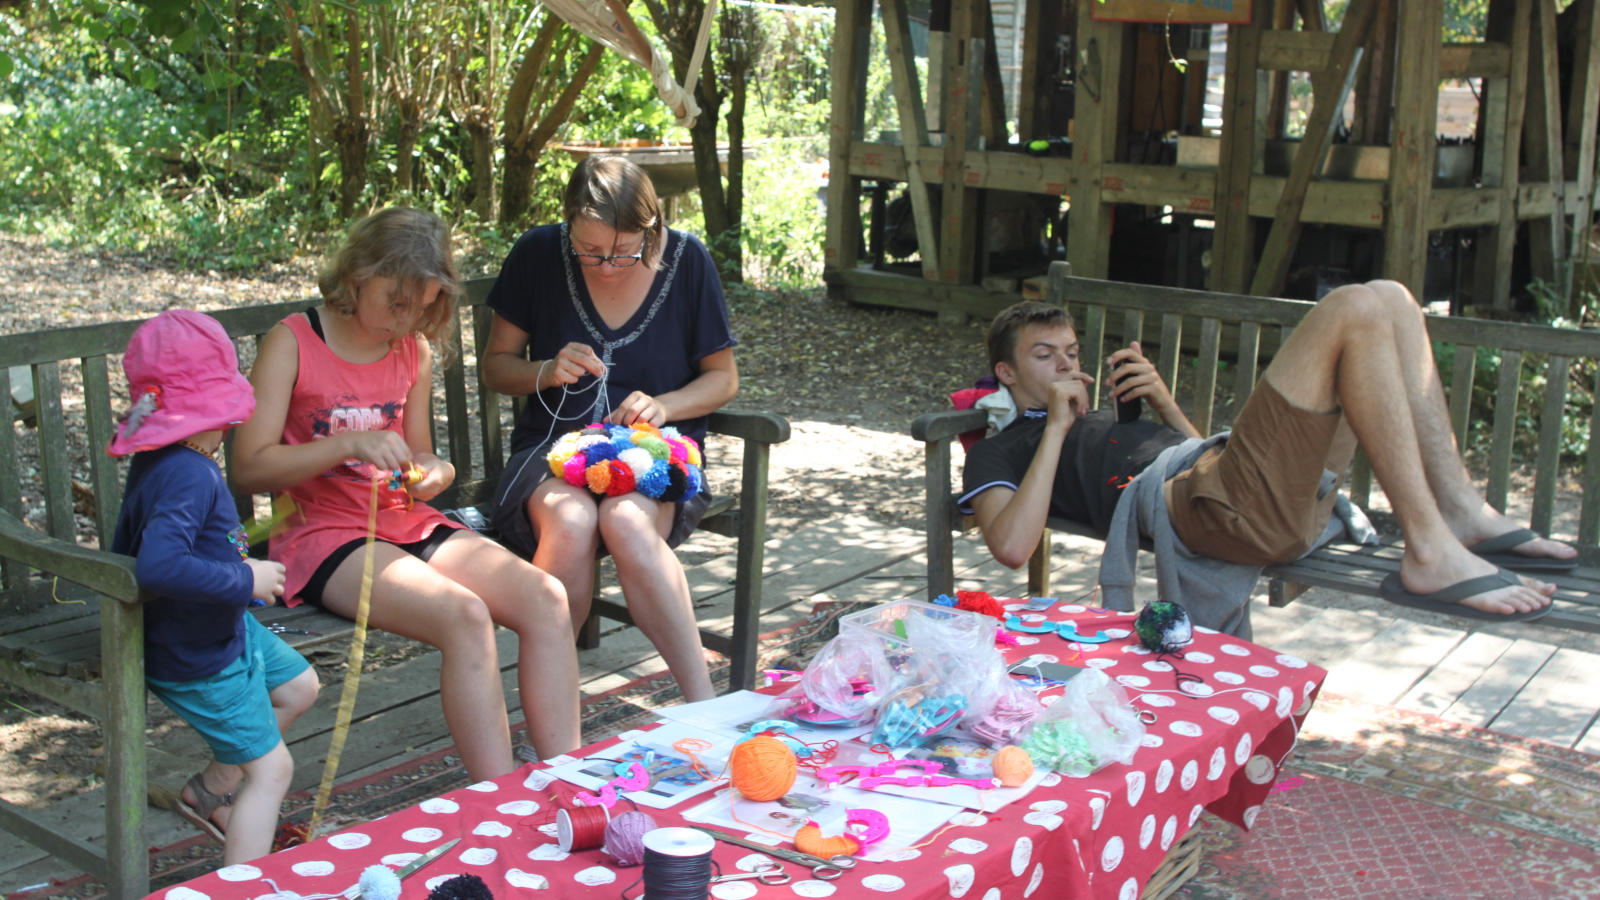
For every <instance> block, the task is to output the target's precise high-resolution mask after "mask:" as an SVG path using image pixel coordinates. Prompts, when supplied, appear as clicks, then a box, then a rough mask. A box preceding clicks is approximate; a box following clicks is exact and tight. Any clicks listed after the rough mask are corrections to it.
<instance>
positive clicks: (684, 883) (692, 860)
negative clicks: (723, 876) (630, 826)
mask: <svg viewBox="0 0 1600 900" xmlns="http://www.w3.org/2000/svg"><path fill="white" fill-rule="evenodd" d="M715 846H716V841H714V840H712V838H711V836H710V835H708V834H706V833H705V832H704V831H701V830H699V829H697V828H657V829H655V830H654V831H651V832H650V833H648V834H646V835H645V836H644V875H643V876H642V877H643V879H644V896H645V897H648V898H650V900H706V898H707V897H709V896H710V894H711V851H712V849H713V848H714V847H715Z"/></svg>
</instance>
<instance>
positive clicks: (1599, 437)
mask: <svg viewBox="0 0 1600 900" xmlns="http://www.w3.org/2000/svg"><path fill="white" fill-rule="evenodd" d="M1048 296H1049V299H1050V301H1051V302H1053V303H1056V304H1058V305H1061V304H1063V303H1064V304H1065V305H1066V306H1067V307H1068V308H1069V309H1070V310H1071V311H1072V313H1073V315H1074V317H1076V318H1077V321H1078V330H1079V343H1080V345H1081V354H1082V365H1083V368H1084V370H1085V371H1088V372H1091V373H1099V372H1101V371H1102V369H1103V362H1102V354H1103V352H1104V347H1105V346H1106V340H1107V338H1108V337H1111V338H1115V343H1117V344H1118V345H1122V344H1126V343H1127V342H1128V341H1130V340H1133V339H1134V338H1140V339H1141V340H1145V336H1146V334H1147V328H1148V327H1149V326H1150V325H1151V324H1153V323H1151V322H1147V318H1148V319H1158V321H1159V327H1160V331H1159V342H1160V350H1159V355H1158V357H1157V362H1156V366H1157V369H1158V371H1159V372H1160V374H1161V377H1162V378H1163V379H1165V380H1166V382H1167V384H1169V385H1178V384H1179V380H1178V378H1177V376H1178V371H1179V360H1180V357H1181V356H1183V355H1184V354H1185V350H1184V334H1185V332H1186V331H1187V330H1190V329H1198V334H1199V339H1198V342H1197V343H1196V349H1195V351H1194V356H1193V357H1192V359H1193V360H1194V364H1195V378H1194V382H1193V388H1192V389H1191V390H1190V391H1187V392H1183V393H1180V395H1179V396H1178V402H1179V403H1180V404H1182V405H1183V406H1184V408H1185V409H1189V410H1192V413H1191V419H1192V420H1193V421H1194V423H1195V426H1196V427H1197V428H1199V429H1200V432H1201V433H1202V434H1209V433H1211V432H1212V431H1213V430H1214V429H1213V424H1214V423H1215V421H1216V420H1217V419H1220V418H1222V416H1221V415H1219V414H1218V413H1219V409H1218V394H1217V370H1218V367H1217V363H1218V361H1219V359H1222V358H1223V357H1224V355H1228V351H1229V350H1231V351H1232V354H1231V355H1232V357H1233V359H1234V361H1235V374H1234V385H1233V387H1234V395H1235V398H1236V399H1235V401H1234V402H1235V406H1234V407H1233V409H1232V410H1227V411H1221V412H1225V413H1229V414H1231V412H1232V411H1236V410H1237V408H1238V406H1239V405H1241V404H1243V402H1244V399H1245V398H1246V397H1247V396H1249V394H1250V390H1251V389H1252V388H1253V387H1254V385H1255V382H1256V379H1257V378H1258V377H1260V374H1261V371H1262V370H1263V369H1264V368H1265V363H1264V359H1265V358H1269V357H1267V356H1266V353H1267V351H1268V350H1270V349H1275V348H1276V347H1277V346H1279V345H1281V344H1282V342H1283V340H1284V339H1286V338H1287V337H1288V336H1289V333H1290V332H1291V331H1292V330H1293V329H1294V327H1295V325H1296V324H1298V323H1299V321H1300V319H1301V318H1302V317H1303V316H1304V315H1305V314H1306V313H1307V312H1308V311H1309V310H1310V309H1311V308H1312V307H1313V306H1314V305H1315V304H1312V303H1308V302H1305V301H1300V300H1280V299H1274V298H1266V297H1251V296H1243V295H1239V294H1219V293H1211V292H1208V291H1194V290H1186V289H1183V288H1173V287H1159V286H1153V285H1144V284H1128V283H1124V282H1115V281H1101V280H1099V279H1093V278H1076V277H1072V276H1071V275H1069V274H1068V272H1067V267H1066V265H1065V264H1064V263H1056V264H1053V265H1052V266H1051V270H1050V285H1049V294H1048ZM1225 332H1232V336H1234V339H1233V340H1232V341H1230V342H1228V343H1229V346H1227V347H1225V346H1224V343H1225V342H1224V334H1225ZM1428 332H1429V335H1430V337H1431V338H1432V339H1433V341H1434V342H1435V343H1436V344H1439V343H1442V344H1447V345H1453V346H1454V347H1455V353H1454V363H1453V364H1452V366H1451V372H1450V373H1449V374H1448V376H1446V375H1445V374H1444V373H1441V380H1442V381H1443V382H1444V383H1445V385H1446V397H1447V402H1448V406H1449V415H1450V422H1451V425H1452V427H1453V429H1454V431H1455V435H1456V442H1457V444H1458V445H1460V446H1462V447H1465V446H1466V436H1467V428H1468V426H1469V424H1470V419H1471V413H1472V404H1471V399H1472V385H1473V380H1474V376H1475V372H1476V365H1477V358H1478V353H1477V351H1478V349H1479V348H1483V349H1485V350H1487V351H1489V352H1491V353H1493V354H1495V355H1496V356H1498V358H1499V361H1500V366H1499V377H1498V382H1497V383H1496V386H1495V402H1494V406H1493V409H1492V412H1491V413H1490V416H1491V421H1490V423H1489V424H1490V428H1491V432H1490V433H1491V440H1490V447H1489V474H1488V484H1487V487H1486V488H1485V496H1486V499H1487V500H1488V501H1489V503H1490V504H1492V505H1493V506H1494V507H1495V508H1497V509H1501V510H1504V509H1505V506H1506V495H1507V492H1508V490H1509V485H1510V476H1511V471H1512V466H1513V462H1518V463H1520V461H1519V460H1514V459H1513V457H1512V452H1513V445H1512V437H1513V432H1514V430H1515V426H1516V421H1517V418H1518V410H1517V393H1518V386H1519V384H1520V383H1521V381H1522V380H1523V379H1524V378H1533V379H1543V381H1544V385H1545V387H1544V399H1543V402H1542V403H1541V404H1540V407H1539V409H1538V411H1537V417H1538V422H1539V426H1538V427H1539V437H1538V448H1539V449H1538V455H1537V458H1536V460H1535V472H1534V488H1533V502H1532V510H1531V515H1530V519H1531V521H1530V522H1529V525H1530V527H1532V528H1533V529H1535V530H1536V531H1539V532H1541V533H1546V534H1548V533H1549V531H1550V525H1551V521H1552V518H1553V516H1554V511H1555V498H1556V492H1557V490H1558V487H1559V483H1560V468H1559V463H1560V448H1561V426H1562V411H1563V410H1564V408H1565V407H1566V402H1567V382H1568V376H1569V375H1570V373H1571V369H1572V365H1573V362H1574V361H1575V360H1579V359H1585V358H1587V359H1595V358H1600V332H1595V331H1579V330H1573V329H1565V328H1551V327H1547V326H1541V325H1524V324H1521V323H1515V322H1499V321H1494V320H1488V319H1475V318H1466V317H1461V316H1432V315H1430V316H1429V317H1428ZM1151 337H1152V338H1153V337H1154V336H1153V335H1152V336H1151ZM1150 342H1151V343H1153V340H1152V341H1150ZM1597 382H1600V378H1597ZM1100 383H1101V381H1099V380H1097V381H1096V383H1095V386H1094V391H1095V396H1093V397H1092V398H1091V399H1093V400H1094V402H1095V404H1096V405H1098V403H1099V397H1098V390H1099V385H1100ZM1592 388H1593V389H1595V390H1596V392H1597V395H1600V383H1597V384H1595V385H1593V386H1592ZM1230 418H1231V415H1230ZM1588 428H1589V446H1588V454H1587V457H1586V459H1585V461H1584V462H1585V464H1584V467H1583V470H1582V472H1581V474H1580V476H1579V477H1580V480H1581V492H1582V505H1581V508H1580V512H1579V516H1578V542H1579V543H1580V544H1584V545H1590V546H1592V545H1594V544H1595V543H1596V540H1597V538H1600V404H1597V407H1596V412H1595V413H1593V414H1591V416H1590V419H1589V423H1588ZM1370 487H1371V476H1370V470H1368V469H1367V468H1366V467H1365V465H1364V464H1363V465H1361V466H1358V468H1357V471H1356V473H1355V477H1354V478H1353V479H1352V481H1351V484H1350V493H1351V496H1352V499H1354V500H1355V501H1356V502H1357V503H1361V504H1363V505H1364V504H1365V503H1366V500H1367V495H1368V492H1369V490H1370Z"/></svg>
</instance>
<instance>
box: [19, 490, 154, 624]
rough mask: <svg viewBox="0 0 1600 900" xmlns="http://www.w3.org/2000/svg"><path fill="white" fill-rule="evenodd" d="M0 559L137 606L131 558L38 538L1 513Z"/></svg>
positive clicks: (51, 539) (57, 539)
mask: <svg viewBox="0 0 1600 900" xmlns="http://www.w3.org/2000/svg"><path fill="white" fill-rule="evenodd" d="M0 556H3V557H5V558H6V559H8V560H14V561H16V562H20V563H22V564H23V565H26V566H31V567H33V568H35V569H39V570H40V571H42V572H48V573H49V574H51V575H54V576H57V577H60V578H65V579H66V580H68V581H70V582H73V583H74V584H81V585H83V586H84V587H86V588H88V589H89V590H91V591H94V592H96V593H98V594H102V595H104V596H106V597H111V598H112V599H115V600H120V601H122V602H123V603H137V602H139V583H138V580H137V579H136V578H135V577H134V565H135V563H134V560H133V557H131V556H124V555H122V554H120V553H111V552H109V551H106V550H95V549H93V548H90V547H80V546H78V545H77V544H74V543H71V542H69V541H63V540H61V539H59V538H54V537H51V536H50V535H47V534H41V533H40V532H37V531H35V530H33V529H32V528H29V527H28V526H26V525H24V524H22V522H21V521H19V520H18V519H17V518H16V517H15V516H13V515H11V514H10V513H5V512H0Z"/></svg>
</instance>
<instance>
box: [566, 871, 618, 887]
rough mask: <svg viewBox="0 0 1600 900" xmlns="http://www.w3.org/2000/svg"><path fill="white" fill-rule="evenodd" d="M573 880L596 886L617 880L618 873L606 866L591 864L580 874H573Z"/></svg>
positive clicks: (588, 885)
mask: <svg viewBox="0 0 1600 900" xmlns="http://www.w3.org/2000/svg"><path fill="white" fill-rule="evenodd" d="M572 880H573V881H576V882H577V883H579V884H581V885H585V886H587V887H595V886H597V885H602V884H610V883H612V882H613V881H616V880H617V873H615V872H613V871H611V870H610V869H608V868H606V867H605V866H590V867H589V868H587V869H584V870H583V871H581V872H579V873H578V874H576V875H574V876H572Z"/></svg>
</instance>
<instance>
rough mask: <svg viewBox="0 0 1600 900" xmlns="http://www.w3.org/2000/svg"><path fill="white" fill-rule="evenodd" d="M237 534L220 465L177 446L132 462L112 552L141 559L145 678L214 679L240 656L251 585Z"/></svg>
mask: <svg viewBox="0 0 1600 900" xmlns="http://www.w3.org/2000/svg"><path fill="white" fill-rule="evenodd" d="M238 529H239V516H238V513H237V512H236V511H235V510H234V506H233V498H232V497H231V496H230V495H229V494H228V486H227V483H226V481H224V479H223V477H222V471H221V470H220V469H218V468H217V464H216V463H214V462H212V461H211V460H210V459H208V458H206V457H205V456H203V455H201V454H200V453H197V452H195V451H193V450H190V449H188V448H186V447H183V446H180V445H176V444H174V445H172V446H170V447H164V448H162V449H160V450H151V451H148V452H144V453H136V454H134V457H133V461H132V463H131V464H130V466H129V469H128V483H127V487H126V489H125V491H124V492H123V498H122V514H121V517H120V518H119V519H118V520H117V532H116V536H115V537H114V538H113V540H112V549H113V550H114V551H115V552H117V553H126V554H129V555H131V556H134V557H136V558H137V559H138V566H137V574H138V579H139V585H140V586H141V587H143V588H144V589H145V590H146V591H149V592H150V593H151V594H153V595H155V596H154V599H152V600H150V601H149V602H148V603H147V604H146V605H145V614H144V623H145V625H144V629H145V630H144V644H145V677H147V678H154V679H157V680H160V681H193V680H195V679H197V678H205V677H207V676H210V675H215V674H216V673H217V672H219V671H221V670H222V668H223V667H224V666H226V665H228V664H229V663H231V662H233V661H234V660H235V659H237V658H238V657H239V654H240V653H241V652H243V648H244V615H245V610H246V609H247V608H248V607H249V606H250V605H251V593H252V592H253V589H254V586H255V578H254V575H253V574H252V573H251V571H250V567H249V566H247V565H245V563H244V561H243V559H242V558H241V557H240V553H239V550H238V548H237V547H236V546H235V545H234V543H233V542H232V541H230V540H229V534H230V533H233V532H235V531H236V530H238Z"/></svg>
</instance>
